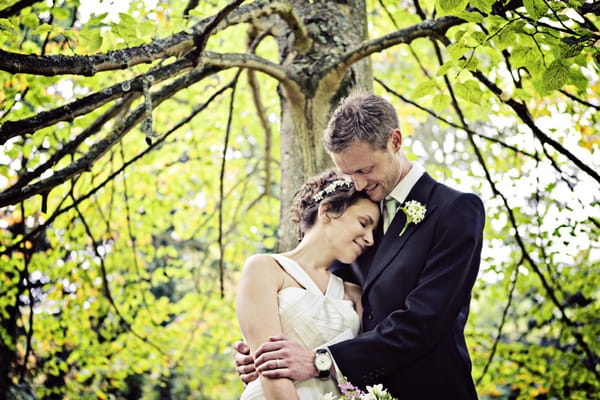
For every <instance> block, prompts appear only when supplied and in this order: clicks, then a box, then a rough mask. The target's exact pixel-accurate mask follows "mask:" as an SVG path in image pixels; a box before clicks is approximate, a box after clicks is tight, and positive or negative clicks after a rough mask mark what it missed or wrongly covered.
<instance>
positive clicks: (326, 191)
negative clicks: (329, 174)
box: [313, 179, 353, 203]
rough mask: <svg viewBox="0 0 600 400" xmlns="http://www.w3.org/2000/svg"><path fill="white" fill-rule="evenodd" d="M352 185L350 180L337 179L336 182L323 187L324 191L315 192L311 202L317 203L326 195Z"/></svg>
mask: <svg viewBox="0 0 600 400" xmlns="http://www.w3.org/2000/svg"><path fill="white" fill-rule="evenodd" d="M352 185H353V183H352V181H351V180H350V179H338V180H336V181H333V182H331V183H330V184H329V185H327V186H325V189H323V190H320V191H319V192H317V194H315V195H314V196H313V200H314V201H316V202H317V203H318V202H320V201H321V200H323V198H324V197H325V196H326V195H328V194H330V193H333V192H335V191H336V189H337V188H339V187H342V186H346V187H352Z"/></svg>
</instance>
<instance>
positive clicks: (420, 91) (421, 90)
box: [413, 79, 437, 99]
mask: <svg viewBox="0 0 600 400" xmlns="http://www.w3.org/2000/svg"><path fill="white" fill-rule="evenodd" d="M436 89H437V87H436V84H435V81H434V80H433V79H429V80H427V81H423V82H420V83H419V84H418V85H417V87H416V88H415V90H414V92H413V97H414V98H417V99H418V98H421V97H425V96H428V95H430V94H433V93H434V92H435V90H436Z"/></svg>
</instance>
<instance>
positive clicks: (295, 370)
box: [254, 335, 318, 381]
mask: <svg viewBox="0 0 600 400" xmlns="http://www.w3.org/2000/svg"><path fill="white" fill-rule="evenodd" d="M314 359H315V352H314V351H312V350H306V349H304V348H303V347H302V346H300V344H298V343H297V342H295V341H293V340H291V339H288V338H287V337H285V336H284V335H277V336H272V337H270V338H269V341H268V342H267V343H263V344H261V345H260V346H259V347H258V349H256V353H255V360H254V364H255V366H256V370H257V371H258V373H259V374H260V375H262V376H264V377H267V378H289V379H292V380H294V381H303V380H306V379H310V378H314V377H315V376H317V375H318V372H317V369H316V367H315V364H314Z"/></svg>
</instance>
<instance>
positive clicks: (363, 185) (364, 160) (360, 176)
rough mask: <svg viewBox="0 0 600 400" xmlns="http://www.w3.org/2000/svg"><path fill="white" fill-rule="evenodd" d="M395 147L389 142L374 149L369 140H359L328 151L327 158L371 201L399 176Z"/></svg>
mask: <svg viewBox="0 0 600 400" xmlns="http://www.w3.org/2000/svg"><path fill="white" fill-rule="evenodd" d="M398 149H399V148H398ZM396 151H397V149H395V148H394V146H392V144H390V145H388V147H387V148H386V149H384V150H374V149H373V146H371V144H370V143H367V142H365V141H359V142H356V143H354V144H352V145H351V146H350V147H348V148H347V149H346V150H345V151H343V152H341V153H332V154H331V158H332V159H333V162H334V163H335V165H336V166H337V167H338V169H339V170H340V171H342V172H343V173H344V174H346V175H348V176H349V177H350V178H351V179H352V181H353V182H354V186H356V189H357V190H363V191H365V192H366V193H367V195H368V196H369V198H370V199H371V200H373V201H381V200H383V199H384V198H385V197H386V196H387V195H388V194H390V193H391V191H392V190H393V189H394V187H396V184H397V183H398V181H399V180H400V175H401V166H400V161H399V159H398V157H396Z"/></svg>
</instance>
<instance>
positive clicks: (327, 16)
mask: <svg viewBox="0 0 600 400" xmlns="http://www.w3.org/2000/svg"><path fill="white" fill-rule="evenodd" d="M291 3H292V5H293V7H294V10H295V11H296V12H297V14H298V15H299V16H300V18H301V19H302V21H303V22H304V24H306V26H307V31H308V34H309V36H310V38H311V39H312V41H313V42H312V43H313V45H312V47H311V49H310V50H309V51H308V52H307V53H305V54H296V53H295V52H294V49H293V48H291V42H292V41H291V40H288V39H289V38H290V37H291V36H292V35H293V34H292V33H291V31H290V30H289V29H286V30H285V32H286V34H285V35H282V36H280V37H278V42H279V48H280V57H281V63H282V64H284V65H289V66H292V67H293V69H294V70H295V71H298V74H297V75H296V77H295V78H296V79H295V80H294V82H282V84H281V85H280V87H279V96H280V103H281V114H282V115H281V197H280V198H281V209H280V218H281V219H280V224H279V232H280V233H279V244H278V248H279V250H280V251H285V250H289V249H291V248H293V247H294V246H295V245H296V243H297V238H296V230H295V229H294V226H293V225H292V223H291V222H290V213H289V208H290V205H291V202H292V199H293V197H294V194H295V193H296V191H297V190H298V189H299V188H300V185H302V183H303V182H304V181H305V180H306V178H308V177H310V176H312V175H314V174H316V173H318V172H319V171H321V170H323V169H325V168H327V167H330V166H332V165H333V164H332V162H331V159H330V157H329V155H328V154H327V152H326V151H325V149H324V148H323V145H322V133H323V130H324V129H325V127H326V126H327V121H328V119H329V115H330V114H331V112H332V110H333V109H334V108H335V107H336V105H337V104H338V102H339V100H340V99H341V98H343V97H345V96H346V95H348V93H349V92H350V91H351V90H352V89H353V88H355V87H362V88H366V89H371V87H372V74H371V63H370V60H369V59H364V60H362V61H360V62H358V63H356V64H355V65H354V66H353V67H352V69H350V70H349V72H348V73H343V74H340V73H338V72H337V71H328V72H326V73H324V72H323V71H321V70H320V68H319V67H320V66H321V65H324V64H325V63H327V62H328V61H330V60H331V59H335V58H338V57H339V55H340V54H341V53H343V52H344V51H346V50H347V49H348V48H349V47H351V46H353V45H357V44H358V43H360V42H362V41H363V40H365V39H366V38H367V36H368V32H367V15H366V4H365V1H364V0H350V1H347V2H335V1H322V2H308V1H305V0H297V1H292V2H291Z"/></svg>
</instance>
